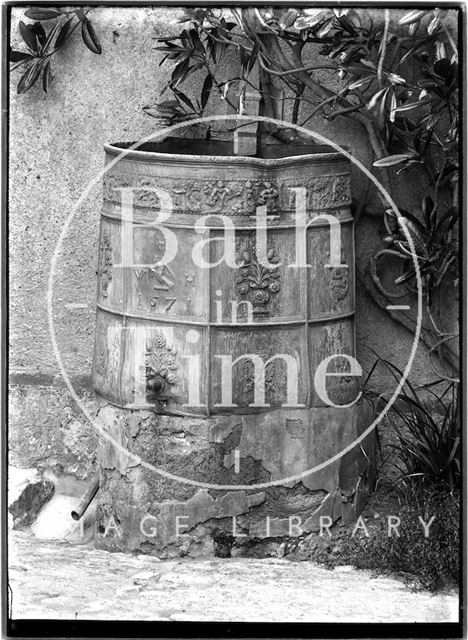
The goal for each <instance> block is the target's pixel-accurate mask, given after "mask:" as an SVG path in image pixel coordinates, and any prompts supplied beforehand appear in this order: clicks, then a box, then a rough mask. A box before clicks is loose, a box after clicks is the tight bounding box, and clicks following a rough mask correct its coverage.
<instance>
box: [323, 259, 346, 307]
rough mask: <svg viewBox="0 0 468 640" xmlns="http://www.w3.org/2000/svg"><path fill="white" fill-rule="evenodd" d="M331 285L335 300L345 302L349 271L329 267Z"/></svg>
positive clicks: (342, 268) (343, 268)
mask: <svg viewBox="0 0 468 640" xmlns="http://www.w3.org/2000/svg"><path fill="white" fill-rule="evenodd" d="M327 271H328V272H329V283H330V289H331V291H332V294H333V297H334V298H335V300H344V298H346V295H347V293H348V289H349V281H348V270H347V269H346V268H345V267H340V268H338V267H329V268H328V269H327Z"/></svg>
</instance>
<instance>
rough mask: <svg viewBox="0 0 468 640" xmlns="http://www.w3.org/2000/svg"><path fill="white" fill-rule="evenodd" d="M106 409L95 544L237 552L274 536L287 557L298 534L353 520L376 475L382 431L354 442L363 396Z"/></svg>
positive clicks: (366, 412)
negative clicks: (237, 410)
mask: <svg viewBox="0 0 468 640" xmlns="http://www.w3.org/2000/svg"><path fill="white" fill-rule="evenodd" d="M98 418H99V421H100V424H101V426H102V428H103V430H104V431H103V434H102V435H101V437H100V442H99V450H98V458H99V462H100V468H101V487H100V493H99V504H98V509H97V522H96V545H97V546H98V547H99V548H103V549H107V550H111V551H127V552H138V553H148V554H152V555H155V556H158V557H160V558H169V557H175V556H191V557H196V556H206V555H216V556H221V557H228V556H230V555H231V552H232V553H233V555H242V554H243V550H247V549H248V546H249V542H251V541H264V542H265V543H268V542H271V543H272V544H271V545H269V544H265V545H261V546H262V548H265V549H266V551H265V553H266V554H267V555H272V554H273V555H275V554H276V555H278V554H279V555H281V553H282V552H281V549H282V548H283V549H284V543H285V542H287V540H288V538H291V537H294V536H298V535H303V534H306V533H309V532H313V531H319V530H320V527H321V526H322V527H325V526H331V525H333V524H335V523H337V522H338V521H342V522H343V523H346V522H349V521H351V520H353V519H355V518H356V517H357V515H358V514H359V512H360V511H361V510H362V508H363V506H364V504H365V501H366V498H367V496H368V494H369V491H370V490H371V489H372V485H373V482H374V474H373V464H372V461H373V453H374V437H373V433H371V434H369V435H368V436H366V438H365V439H364V440H363V441H362V442H359V443H358V444H356V445H355V446H353V442H354V441H355V440H356V438H358V437H359V435H360V434H362V433H363V432H364V430H365V429H366V428H367V426H368V425H369V424H370V422H371V418H372V411H371V408H370V406H368V405H367V404H364V403H360V404H357V405H354V406H353V407H350V408H346V409H344V408H343V409H335V408H330V407H319V408H313V409H308V410H304V411H303V412H302V413H301V414H300V417H298V412H297V410H295V411H288V410H286V409H280V410H276V411H272V412H270V413H266V414H262V415H258V414H257V415H230V416H213V417H210V418H206V419H202V418H190V417H176V416H167V415H156V414H154V413H151V412H149V411H130V410H124V409H119V408H116V407H113V406H110V405H106V406H104V407H103V408H102V409H101V410H100V412H99V414H98ZM347 448H348V449H349V451H347V452H346V453H345V454H344V455H339V454H340V453H341V452H343V451H344V450H345V449H347ZM334 457H335V458H336V459H334V460H333V461H331V462H329V461H330V460H331V459H332V458H334ZM314 469H315V470H314ZM272 545H273V546H272ZM270 547H271V549H270Z"/></svg>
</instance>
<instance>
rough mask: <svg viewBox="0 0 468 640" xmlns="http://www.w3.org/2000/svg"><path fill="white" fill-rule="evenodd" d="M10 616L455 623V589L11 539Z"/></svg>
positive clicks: (281, 563) (346, 572)
mask: <svg viewBox="0 0 468 640" xmlns="http://www.w3.org/2000/svg"><path fill="white" fill-rule="evenodd" d="M8 561H9V584H10V587H11V593H10V595H11V601H12V602H11V617H12V618H13V619H24V618H41V619H44V618H51V619H59V620H67V619H71V620H192V621H220V622H256V621H265V622H456V621H458V598H457V594H456V593H455V592H448V593H444V594H435V595H434V594H431V593H429V592H427V591H412V590H411V589H410V588H409V587H407V586H405V585H404V584H403V583H402V582H401V581H399V580H398V579H396V578H390V577H387V576H375V575H374V574H372V573H371V572H368V571H359V570H357V569H354V568H352V567H338V568H336V569H335V570H328V569H325V568H323V567H320V566H317V565H315V564H313V563H311V562H290V561H288V560H284V559H272V558H270V559H266V560H257V559H246V558H242V559H240V558H233V559H221V558H212V559H205V560H184V559H180V560H179V559H177V560H170V561H169V560H165V561H161V560H158V559H157V558H153V557H151V556H144V555H138V556H132V555H127V554H122V553H109V552H107V551H99V550H96V549H94V548H93V547H92V546H89V545H71V544H69V543H63V542H57V541H53V542H50V541H43V540H37V539H36V538H35V537H34V536H33V535H31V534H29V533H24V532H13V533H11V534H10V538H9V558H8Z"/></svg>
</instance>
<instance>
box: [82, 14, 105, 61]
mask: <svg viewBox="0 0 468 640" xmlns="http://www.w3.org/2000/svg"><path fill="white" fill-rule="evenodd" d="M81 35H82V37H83V42H84V43H85V45H86V46H87V47H88V49H89V50H90V51H92V52H93V53H96V54H98V55H99V54H100V53H101V52H102V48H101V44H100V42H99V38H98V37H97V35H96V32H95V31H94V27H93V25H92V24H91V22H90V21H89V20H88V18H85V19H84V20H83V21H82V23H81Z"/></svg>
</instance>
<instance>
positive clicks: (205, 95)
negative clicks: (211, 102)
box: [201, 74, 213, 110]
mask: <svg viewBox="0 0 468 640" xmlns="http://www.w3.org/2000/svg"><path fill="white" fill-rule="evenodd" d="M212 86H213V78H212V76H210V75H209V74H208V75H207V76H206V78H205V82H204V83H203V88H202V93H201V108H202V110H203V109H204V108H205V107H206V103H207V102H208V99H209V97H210V93H211V88H212Z"/></svg>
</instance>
